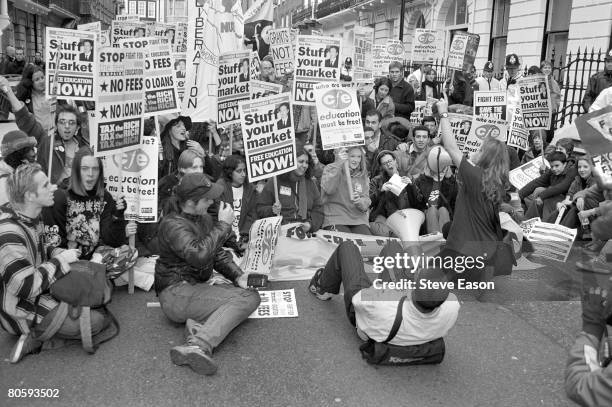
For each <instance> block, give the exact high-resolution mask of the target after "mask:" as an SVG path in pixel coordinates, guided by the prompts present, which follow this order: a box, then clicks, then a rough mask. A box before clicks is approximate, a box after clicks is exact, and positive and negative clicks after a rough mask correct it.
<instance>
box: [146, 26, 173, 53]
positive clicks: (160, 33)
mask: <svg viewBox="0 0 612 407" xmlns="http://www.w3.org/2000/svg"><path fill="white" fill-rule="evenodd" d="M147 37H158V38H165V39H167V40H168V42H169V43H170V46H171V47H174V42H175V41H176V25H175V24H168V23H161V22H159V21H152V22H149V23H147Z"/></svg>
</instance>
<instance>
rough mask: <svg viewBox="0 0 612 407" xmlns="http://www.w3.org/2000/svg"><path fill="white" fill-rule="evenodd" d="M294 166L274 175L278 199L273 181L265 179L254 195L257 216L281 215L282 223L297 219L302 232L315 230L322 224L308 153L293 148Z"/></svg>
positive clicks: (312, 165)
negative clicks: (258, 192) (287, 170)
mask: <svg viewBox="0 0 612 407" xmlns="http://www.w3.org/2000/svg"><path fill="white" fill-rule="evenodd" d="M296 156H297V168H296V169H295V170H293V171H291V172H289V173H286V174H282V175H279V176H278V177H277V181H278V182H277V184H278V199H279V202H275V200H276V199H275V193H274V182H272V180H268V182H267V183H266V185H265V187H264V189H263V191H261V194H259V196H258V197H257V216H258V217H259V218H267V217H270V216H280V215H282V216H283V223H291V222H300V223H302V229H303V230H304V232H316V231H317V230H319V229H320V228H321V226H322V225H323V205H322V204H321V194H320V193H319V189H318V188H317V186H316V184H315V181H313V168H314V164H313V161H312V157H311V156H310V154H308V153H307V152H306V150H304V149H303V148H301V147H298V149H297V153H296Z"/></svg>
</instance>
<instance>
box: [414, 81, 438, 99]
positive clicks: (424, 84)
mask: <svg viewBox="0 0 612 407" xmlns="http://www.w3.org/2000/svg"><path fill="white" fill-rule="evenodd" d="M427 87H430V88H431V89H432V90H433V97H434V98H436V99H440V97H441V95H440V84H439V83H438V82H435V81H434V82H428V81H423V82H421V94H420V95H419V97H418V98H417V100H420V101H427Z"/></svg>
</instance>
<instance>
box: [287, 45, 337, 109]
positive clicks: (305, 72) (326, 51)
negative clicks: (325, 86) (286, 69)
mask: <svg viewBox="0 0 612 407" xmlns="http://www.w3.org/2000/svg"><path fill="white" fill-rule="evenodd" d="M340 42H341V39H340V38H334V37H320V36H314V35H298V37H297V47H296V52H295V63H294V65H293V66H294V68H295V75H294V78H295V80H294V83H293V101H294V103H296V104H298V105H308V106H314V105H315V98H314V85H315V84H317V83H321V82H339V81H340V67H341V66H342V64H341V63H340V60H341V58H342V53H341V51H340Z"/></svg>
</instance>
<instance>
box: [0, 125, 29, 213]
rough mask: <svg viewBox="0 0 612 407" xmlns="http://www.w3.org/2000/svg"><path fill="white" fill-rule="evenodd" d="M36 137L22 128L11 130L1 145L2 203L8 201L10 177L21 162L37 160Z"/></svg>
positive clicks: (0, 177) (0, 186) (0, 184)
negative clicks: (29, 134) (30, 135)
mask: <svg viewBox="0 0 612 407" xmlns="http://www.w3.org/2000/svg"><path fill="white" fill-rule="evenodd" d="M35 147H36V139H35V138H34V137H28V135H27V134H25V133H24V132H23V131H21V130H13V131H9V132H8V133H6V134H5V135H4V138H3V139H2V145H1V146H0V155H1V156H2V160H1V161H0V205H4V204H5V203H7V202H8V189H7V180H8V177H9V176H10V175H11V174H12V173H13V172H14V171H15V170H16V169H17V167H19V166H20V165H21V164H26V163H33V162H36V148H35Z"/></svg>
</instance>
